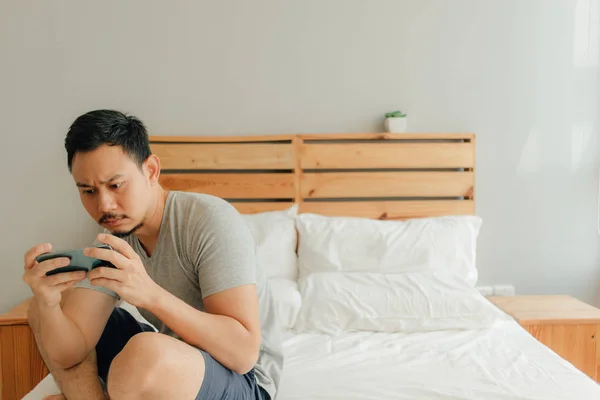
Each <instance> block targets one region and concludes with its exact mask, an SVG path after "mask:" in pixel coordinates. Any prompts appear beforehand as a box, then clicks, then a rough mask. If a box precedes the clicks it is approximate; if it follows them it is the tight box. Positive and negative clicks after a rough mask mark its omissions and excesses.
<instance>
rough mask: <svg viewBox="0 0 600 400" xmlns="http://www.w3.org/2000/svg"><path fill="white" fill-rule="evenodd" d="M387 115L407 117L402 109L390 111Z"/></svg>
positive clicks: (387, 116)
mask: <svg viewBox="0 0 600 400" xmlns="http://www.w3.org/2000/svg"><path fill="white" fill-rule="evenodd" d="M385 117H386V118H404V117H406V114H404V113H403V112H402V111H392V112H389V113H385Z"/></svg>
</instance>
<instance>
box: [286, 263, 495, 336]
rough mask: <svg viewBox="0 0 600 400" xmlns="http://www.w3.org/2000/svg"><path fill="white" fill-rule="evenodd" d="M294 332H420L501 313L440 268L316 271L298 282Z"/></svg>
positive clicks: (473, 324)
mask: <svg viewBox="0 0 600 400" xmlns="http://www.w3.org/2000/svg"><path fill="white" fill-rule="evenodd" d="M300 286H301V289H300V290H301V293H302V308H301V310H300V314H299V315H298V319H297V320H296V325H295V327H294V330H295V331H296V332H308V331H316V332H324V333H328V334H339V333H341V332H352V331H371V332H426V331H438V330H448V329H455V330H458V329H482V328H487V327H489V326H490V325H492V324H493V323H494V322H495V321H496V320H498V319H500V318H502V317H503V313H502V312H500V310H499V309H498V308H497V307H495V306H494V305H493V304H492V303H491V302H489V301H488V300H487V299H486V298H485V297H483V296H482V295H481V294H480V293H479V291H478V290H477V289H474V288H471V287H470V286H469V285H467V284H466V283H465V282H464V281H463V280H462V279H459V278H457V277H456V276H455V275H452V274H449V273H447V272H444V271H436V272H407V273H402V274H381V273H369V272H353V273H331V272H321V273H315V274H311V275H310V276H308V277H307V278H306V279H304V280H303V281H302V283H301V285H300Z"/></svg>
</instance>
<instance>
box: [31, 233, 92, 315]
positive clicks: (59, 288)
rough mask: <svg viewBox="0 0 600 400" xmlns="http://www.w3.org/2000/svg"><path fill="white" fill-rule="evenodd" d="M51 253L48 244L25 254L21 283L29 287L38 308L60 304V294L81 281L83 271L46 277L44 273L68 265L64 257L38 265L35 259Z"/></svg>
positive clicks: (83, 275) (84, 274)
mask: <svg viewBox="0 0 600 400" xmlns="http://www.w3.org/2000/svg"><path fill="white" fill-rule="evenodd" d="M49 251H52V245H51V244H50V243H43V244H39V245H37V246H35V247H32V248H31V249H30V250H29V251H28V252H27V253H25V266H24V269H25V272H24V273H23V281H24V282H25V283H27V284H28V285H29V287H30V288H31V291H32V292H33V295H34V297H35V298H36V300H37V301H38V304H39V305H40V306H45V307H54V306H58V305H59V304H60V300H61V297H62V292H64V291H65V290H67V289H70V288H72V287H73V286H75V284H76V283H77V282H79V281H81V280H83V279H84V278H85V276H86V273H85V271H75V272H63V273H59V274H56V275H51V276H46V272H48V271H52V270H54V269H56V268H60V267H66V266H67V265H69V259H68V258H66V257H61V258H55V259H52V260H46V261H43V262H41V263H38V262H37V261H36V260H35V258H36V257H37V256H39V255H41V254H44V253H47V252H49Z"/></svg>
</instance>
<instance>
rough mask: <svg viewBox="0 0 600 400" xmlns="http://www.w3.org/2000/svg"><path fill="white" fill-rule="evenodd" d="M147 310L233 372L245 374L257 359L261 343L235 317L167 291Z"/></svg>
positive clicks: (162, 292) (186, 340)
mask: <svg viewBox="0 0 600 400" xmlns="http://www.w3.org/2000/svg"><path fill="white" fill-rule="evenodd" d="M148 311H150V312H151V313H152V314H154V315H155V316H156V317H157V318H158V319H160V320H161V321H162V322H163V323H164V324H165V325H167V326H168V327H169V328H171V330H173V332H175V333H176V334H177V335H179V336H180V337H181V338H182V339H183V340H184V341H185V342H186V343H188V344H191V345H193V346H196V347H198V348H200V349H202V350H204V351H206V352H208V353H209V354H210V355H211V356H212V357H214V358H215V359H216V360H217V361H219V362H220V363H221V364H222V365H224V366H225V367H227V368H229V369H231V370H232V371H235V372H237V373H239V374H244V373H246V372H248V371H249V370H250V369H252V367H253V366H254V364H255V363H256V360H257V359H258V351H259V348H260V341H258V342H257V340H256V339H255V335H252V333H251V332H249V331H248V329H246V328H245V327H244V326H243V325H242V324H241V323H240V322H239V321H237V320H235V319H234V318H230V317H227V316H224V315H215V314H209V313H205V312H202V311H199V310H197V309H195V308H194V307H192V306H190V305H188V304H187V303H185V302H184V301H182V300H181V299H179V298H177V297H175V296H173V295H172V294H170V293H169V292H167V291H161V294H160V295H159V296H158V297H157V298H156V299H155V301H153V303H152V304H150V305H149V306H148Z"/></svg>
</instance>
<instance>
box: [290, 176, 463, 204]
mask: <svg viewBox="0 0 600 400" xmlns="http://www.w3.org/2000/svg"><path fill="white" fill-rule="evenodd" d="M472 188H473V173H472V172H322V173H305V174H303V175H302V182H301V189H302V196H303V197H305V198H352V197H462V196H467V195H468V194H469V193H470V191H471V190H472Z"/></svg>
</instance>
